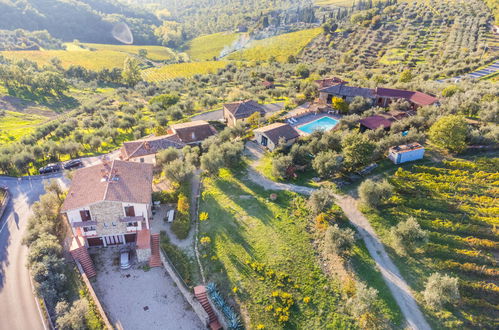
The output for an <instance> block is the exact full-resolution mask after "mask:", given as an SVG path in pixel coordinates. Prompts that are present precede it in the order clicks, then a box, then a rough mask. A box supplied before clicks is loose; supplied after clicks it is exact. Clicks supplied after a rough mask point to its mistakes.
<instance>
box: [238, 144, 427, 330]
mask: <svg viewBox="0 0 499 330" xmlns="http://www.w3.org/2000/svg"><path fill="white" fill-rule="evenodd" d="M245 152H246V154H247V155H249V156H250V157H252V158H253V159H254V160H255V161H254V162H253V163H252V166H250V167H249V168H248V178H249V179H250V180H251V181H253V182H254V183H256V184H258V185H260V186H262V187H264V188H265V189H269V190H290V191H294V192H296V193H299V194H304V195H310V194H311V193H312V192H313V191H314V188H310V187H303V186H297V185H294V184H286V183H278V182H274V181H271V180H269V179H267V178H265V177H263V176H262V175H261V174H260V173H259V172H257V171H256V170H255V169H254V168H253V167H254V166H255V165H256V164H258V161H259V159H260V157H261V155H262V151H261V149H260V147H259V146H258V145H257V144H256V143H253V142H249V143H247V144H246V150H245ZM335 199H336V202H337V204H338V206H339V207H341V209H342V210H343V212H344V213H345V215H346V216H347V218H348V220H350V222H351V223H352V224H353V225H354V226H355V227H356V228H357V231H358V232H359V234H360V236H361V237H362V239H363V240H364V242H365V244H366V247H367V249H368V250H369V253H370V254H371V257H372V258H373V259H374V261H375V262H376V265H377V266H378V269H379V270H380V272H381V275H382V276H383V279H384V281H385V283H386V284H387V285H388V288H389V289H390V291H391V293H392V295H393V297H394V298H395V300H396V302H397V304H398V305H399V307H400V310H401V311H402V314H404V317H405V319H406V320H407V323H408V325H409V326H410V327H411V328H412V329H418V330H427V329H431V327H430V325H429V324H428V322H427V321H426V319H425V318H424V316H423V313H422V312H421V310H420V309H419V306H418V304H417V303H416V300H415V299H414V297H413V295H412V293H411V290H410V288H409V285H408V284H407V283H406V282H405V280H404V279H403V278H402V275H400V272H399V270H398V268H397V266H395V264H394V263H393V262H392V260H391V259H390V257H389V256H388V254H387V253H386V251H385V248H384V247H383V244H382V243H381V241H380V240H379V237H378V235H377V234H376V233H375V231H374V229H373V228H372V226H371V224H370V223H369V221H368V220H367V219H366V217H365V216H364V215H363V214H362V213H361V212H360V211H359V210H358V208H357V203H358V202H357V200H356V199H354V198H353V197H351V196H341V195H335Z"/></svg>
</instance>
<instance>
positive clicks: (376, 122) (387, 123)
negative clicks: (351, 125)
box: [360, 115, 395, 130]
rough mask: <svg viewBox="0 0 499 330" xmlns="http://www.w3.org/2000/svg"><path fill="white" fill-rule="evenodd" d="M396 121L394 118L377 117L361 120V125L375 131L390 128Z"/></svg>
mask: <svg viewBox="0 0 499 330" xmlns="http://www.w3.org/2000/svg"><path fill="white" fill-rule="evenodd" d="M394 121H395V119H392V118H390V119H387V118H385V117H383V116H379V115H375V116H370V117H367V118H364V119H361V120H360V124H361V125H363V126H365V127H367V128H369V129H372V130H375V129H377V128H379V127H383V128H389V127H391V126H392V123H393V122H394Z"/></svg>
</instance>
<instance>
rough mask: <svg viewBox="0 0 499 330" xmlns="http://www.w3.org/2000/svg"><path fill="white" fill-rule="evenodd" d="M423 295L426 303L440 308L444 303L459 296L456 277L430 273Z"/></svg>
mask: <svg viewBox="0 0 499 330" xmlns="http://www.w3.org/2000/svg"><path fill="white" fill-rule="evenodd" d="M423 296H424V300H425V301H426V304H427V305H428V306H429V307H431V308H434V309H441V308H442V306H443V304H444V303H451V302H454V301H456V300H458V299H459V297H460V296H459V287H458V279H457V277H450V276H448V275H442V274H440V273H434V274H432V275H431V276H430V277H429V278H428V282H427V283H426V287H425V290H424V292H423Z"/></svg>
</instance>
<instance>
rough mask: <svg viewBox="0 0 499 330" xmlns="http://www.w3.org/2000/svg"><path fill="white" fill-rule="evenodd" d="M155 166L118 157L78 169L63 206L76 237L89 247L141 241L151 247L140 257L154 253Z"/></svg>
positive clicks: (143, 245)
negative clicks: (150, 229) (151, 239)
mask: <svg viewBox="0 0 499 330" xmlns="http://www.w3.org/2000/svg"><path fill="white" fill-rule="evenodd" d="M152 170H153V165H152V164H145V163H140V162H139V163H136V162H127V161H122V160H114V161H112V162H107V161H104V162H102V163H101V164H99V165H94V166H90V167H86V168H82V169H79V170H77V171H75V173H74V177H73V180H72V183H71V187H70V189H69V192H68V195H67V196H66V199H65V201H64V203H63V204H62V207H61V212H62V213H63V214H64V215H65V216H66V218H67V220H68V223H69V225H70V227H71V231H72V233H73V235H74V237H76V238H78V240H79V241H80V242H83V243H84V245H85V246H86V247H91V246H104V247H106V246H111V245H122V244H125V243H132V244H135V243H137V246H139V245H140V248H141V249H146V250H149V251H146V253H141V254H140V255H139V253H137V255H138V257H139V258H140V256H145V258H147V256H150V243H149V242H150V231H149V228H150V224H149V223H150V221H151V217H152V211H151V206H152V177H153V172H152ZM138 238H141V239H142V241H141V242H138ZM139 243H140V244H139ZM147 244H149V246H147ZM141 261H147V260H140V259H139V262H141Z"/></svg>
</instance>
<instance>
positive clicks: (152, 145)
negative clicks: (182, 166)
mask: <svg viewBox="0 0 499 330" xmlns="http://www.w3.org/2000/svg"><path fill="white" fill-rule="evenodd" d="M169 147H173V148H177V149H182V148H183V147H185V143H183V142H182V141H180V139H179V137H178V136H177V135H176V134H170V135H163V136H154V137H149V138H146V139H142V140H136V141H130V142H125V143H123V146H122V147H121V156H122V158H123V159H124V160H128V159H130V158H132V157H140V156H145V155H151V154H156V153H157V152H158V151H161V150H164V149H168V148H169Z"/></svg>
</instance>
